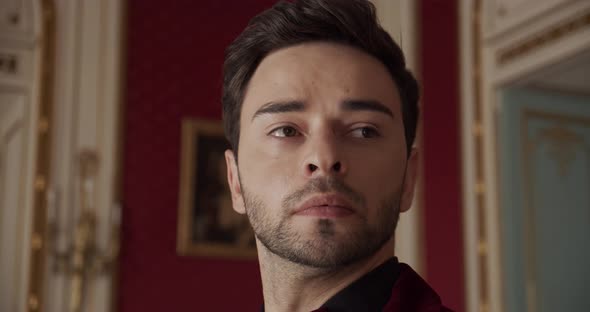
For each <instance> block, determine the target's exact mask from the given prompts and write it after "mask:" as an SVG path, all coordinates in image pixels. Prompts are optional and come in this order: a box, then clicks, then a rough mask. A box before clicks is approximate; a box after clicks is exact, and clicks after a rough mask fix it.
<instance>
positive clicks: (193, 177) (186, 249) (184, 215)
mask: <svg viewBox="0 0 590 312" xmlns="http://www.w3.org/2000/svg"><path fill="white" fill-rule="evenodd" d="M199 134H203V135H205V136H214V137H220V138H223V127H222V124H221V122H220V121H219V122H214V121H209V120H204V119H184V120H183V121H182V138H181V140H182V141H181V142H182V144H181V155H180V156H181V159H180V164H181V165H180V166H181V167H180V187H179V189H180V192H179V201H178V227H177V241H176V251H177V254H179V255H182V256H204V257H218V258H230V259H245V260H254V259H256V258H257V252H256V248H255V247H250V246H233V245H229V244H222V243H215V242H206V241H203V242H195V241H194V240H193V239H192V230H193V228H194V227H195V226H196V225H195V224H193V220H194V215H193V214H194V210H193V209H194V207H195V204H194V203H195V186H196V185H198V184H197V179H198V175H197V174H196V172H195V171H196V169H197V168H196V166H197V164H196V163H195V159H196V158H195V157H196V155H197V149H202V148H204V147H203V146H202V147H199V146H197V144H198V143H196V142H195V139H196V138H197V137H198V135H199ZM236 214H237V212H236ZM252 235H253V233H252Z"/></svg>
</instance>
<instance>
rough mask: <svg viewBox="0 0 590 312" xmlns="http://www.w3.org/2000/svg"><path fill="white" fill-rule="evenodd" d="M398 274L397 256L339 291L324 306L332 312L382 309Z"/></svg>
mask: <svg viewBox="0 0 590 312" xmlns="http://www.w3.org/2000/svg"><path fill="white" fill-rule="evenodd" d="M398 275H399V263H398V261H397V258H391V259H389V260H387V261H386V262H384V263H383V264H381V265H380V266H378V267H377V268H375V269H374V270H373V271H371V272H369V273H367V274H366V275H364V276H363V277H361V278H360V279H358V280H356V281H355V282H353V283H352V284H350V285H348V286H347V287H346V288H344V289H342V290H341V291H339V292H338V293H337V294H336V295H334V296H333V297H332V298H330V299H329V300H328V301H326V303H324V304H323V305H322V308H325V309H326V310H328V311H330V312H349V311H350V312H352V311H368V312H370V311H382V310H383V307H384V306H385V305H386V304H387V302H388V301H389V299H390V297H391V290H392V288H393V284H395V280H396V279H397V277H398Z"/></svg>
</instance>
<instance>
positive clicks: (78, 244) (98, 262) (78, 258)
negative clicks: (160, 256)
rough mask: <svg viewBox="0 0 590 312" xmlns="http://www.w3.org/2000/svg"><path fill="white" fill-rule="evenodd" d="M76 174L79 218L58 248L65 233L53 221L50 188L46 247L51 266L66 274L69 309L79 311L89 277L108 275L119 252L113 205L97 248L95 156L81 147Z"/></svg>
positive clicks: (116, 211) (116, 210) (117, 220)
mask: <svg viewBox="0 0 590 312" xmlns="http://www.w3.org/2000/svg"><path fill="white" fill-rule="evenodd" d="M79 161H80V170H79V173H80V176H79V187H80V189H79V194H80V196H79V198H80V211H81V214H80V218H79V219H78V222H77V224H76V226H75V228H74V230H73V232H72V233H67V234H69V237H65V238H68V239H69V240H71V241H72V243H71V244H70V245H69V246H66V247H65V248H62V249H60V248H58V247H55V246H57V245H58V244H57V241H59V240H60V239H59V238H58V237H57V236H58V234H59V233H62V234H66V229H60V228H58V224H57V220H56V218H55V217H54V215H53V214H54V213H57V211H53V210H58V209H56V208H57V207H54V206H55V205H54V203H53V201H54V200H55V196H54V194H53V192H52V191H50V192H48V194H51V196H48V198H47V201H48V204H47V206H48V211H53V213H51V212H50V213H49V215H50V216H49V226H50V237H49V240H50V244H51V245H52V246H54V248H52V249H51V250H50V255H51V256H52V258H53V262H54V268H55V271H56V272H57V273H63V274H66V275H67V276H68V277H69V278H70V282H71V284H70V285H71V287H70V289H71V294H70V303H69V310H68V311H72V312H79V311H82V309H83V306H82V304H83V302H84V295H85V291H86V289H87V285H88V282H89V281H91V280H92V279H93V278H95V277H97V276H99V275H103V274H110V273H111V272H112V267H113V266H114V262H115V260H116V259H117V257H118V254H119V236H120V234H119V226H120V208H119V206H114V207H113V210H112V211H111V213H112V215H111V220H110V224H109V226H110V228H111V233H110V234H111V237H110V241H109V245H108V246H107V249H106V250H104V251H103V250H101V249H100V248H99V246H98V244H97V237H96V228H97V223H98V222H97V215H96V210H95V204H96V203H95V199H96V197H95V194H96V187H95V185H96V181H97V178H98V176H97V175H98V169H99V166H98V156H97V154H96V152H94V151H91V150H83V151H82V152H81V153H80V157H79Z"/></svg>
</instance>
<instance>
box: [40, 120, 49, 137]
mask: <svg viewBox="0 0 590 312" xmlns="http://www.w3.org/2000/svg"><path fill="white" fill-rule="evenodd" d="M38 126H39V132H40V133H47V131H49V120H47V117H45V116H43V117H41V118H39V125H38Z"/></svg>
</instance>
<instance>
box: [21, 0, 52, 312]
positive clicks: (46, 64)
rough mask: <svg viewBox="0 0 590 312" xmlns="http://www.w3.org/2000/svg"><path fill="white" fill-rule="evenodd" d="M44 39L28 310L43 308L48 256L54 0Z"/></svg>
mask: <svg viewBox="0 0 590 312" xmlns="http://www.w3.org/2000/svg"><path fill="white" fill-rule="evenodd" d="M40 3H41V40H40V55H41V57H40V59H41V61H40V64H39V66H40V71H39V72H40V73H41V77H40V79H39V98H38V103H39V115H38V116H36V117H37V118H36V122H37V129H38V130H39V131H37V151H36V155H35V165H34V170H35V171H34V172H35V174H34V176H35V177H36V178H35V181H34V184H33V185H32V187H33V188H34V189H35V192H33V206H32V215H33V220H32V233H33V235H32V239H31V242H30V244H31V245H30V248H31V255H30V262H29V286H28V296H27V304H26V311H40V310H41V311H42V310H43V289H44V287H43V286H44V272H45V259H46V244H43V241H44V240H45V237H46V236H47V212H46V209H47V207H46V204H47V203H46V200H45V196H46V191H47V188H46V183H47V181H49V173H50V165H51V127H50V125H51V112H52V110H53V86H54V84H53V82H54V77H53V74H54V68H55V3H54V1H53V0H41V1H40Z"/></svg>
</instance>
